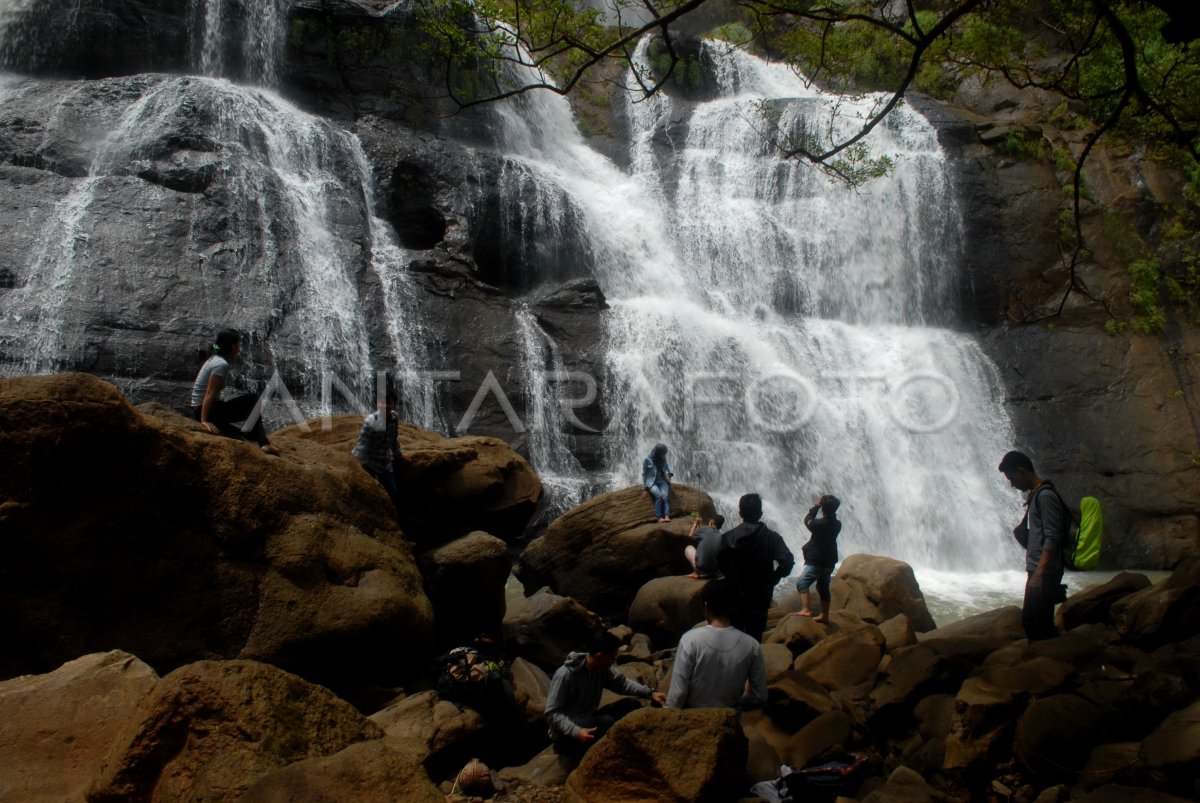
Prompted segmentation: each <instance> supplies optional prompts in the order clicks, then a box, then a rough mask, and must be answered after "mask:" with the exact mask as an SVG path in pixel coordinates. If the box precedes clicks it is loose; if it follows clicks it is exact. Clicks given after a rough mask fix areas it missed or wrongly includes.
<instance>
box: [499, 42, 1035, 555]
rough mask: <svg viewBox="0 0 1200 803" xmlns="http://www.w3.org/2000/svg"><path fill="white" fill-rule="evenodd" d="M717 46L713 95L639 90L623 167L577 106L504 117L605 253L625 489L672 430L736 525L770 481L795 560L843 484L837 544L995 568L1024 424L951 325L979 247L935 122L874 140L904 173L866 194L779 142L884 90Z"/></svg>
mask: <svg viewBox="0 0 1200 803" xmlns="http://www.w3.org/2000/svg"><path fill="white" fill-rule="evenodd" d="M644 48H645V44H644V43H643V45H642V49H640V50H639V53H638V56H637V58H638V59H644ZM704 53H705V57H706V58H708V59H710V60H711V63H710V66H711V68H712V70H713V74H714V75H716V76H717V79H718V81H719V82H720V85H721V92H720V96H719V97H718V98H717V99H715V100H712V101H708V102H699V103H688V102H680V101H678V100H676V99H674V98H672V97H671V96H670V95H668V94H667V93H659V94H657V95H655V96H653V97H652V98H650V99H648V100H641V99H634V98H632V97H631V98H630V100H629V101H628V105H627V108H626V109H625V111H626V115H627V119H628V120H629V123H630V128H631V137H630V139H631V144H630V153H629V163H630V165H631V169H630V171H629V172H623V171H621V170H619V169H618V168H617V167H616V166H615V165H613V164H612V163H611V162H610V161H608V160H607V159H604V158H603V157H601V156H599V155H598V154H596V153H595V152H594V151H592V150H590V149H589V148H588V147H587V145H586V144H585V143H584V141H583V140H582V138H581V137H580V135H579V134H578V132H577V130H576V127H575V125H574V122H573V120H572V119H571V116H570V110H569V107H568V106H567V104H566V102H565V101H563V100H562V99H561V98H558V97H556V96H553V95H551V94H549V93H539V94H535V95H525V96H523V97H521V98H519V99H518V100H517V101H516V102H514V103H510V104H509V105H508V107H507V112H506V114H507V117H506V118H505V119H506V127H505V129H504V134H503V139H504V142H505V144H506V146H507V148H508V153H509V154H511V156H512V158H514V159H517V160H520V161H521V162H522V164H523V165H524V166H525V169H526V170H527V171H528V172H529V174H530V175H532V176H536V177H537V180H538V181H540V182H542V183H543V184H544V186H543V187H542V189H541V190H540V192H541V193H542V194H544V195H545V196H546V197H551V196H553V195H555V194H560V195H564V196H565V197H566V198H567V199H568V201H567V202H568V203H570V204H572V205H573V206H574V208H575V209H577V210H579V211H580V212H581V213H582V215H581V216H582V221H583V223H582V225H583V226H585V227H586V229H587V233H588V237H589V239H588V245H589V246H590V247H591V249H592V251H594V252H595V253H597V254H600V255H601V257H600V258H598V259H596V260H595V265H594V271H595V274H596V276H597V278H598V279H599V281H600V283H601V286H602V287H603V289H604V291H605V294H606V297H607V299H608V301H609V303H610V305H611V306H612V309H611V310H610V311H609V312H608V313H606V323H607V329H608V343H607V352H608V366H607V368H608V374H607V377H606V383H607V384H606V387H605V399H606V406H607V413H608V415H609V418H610V421H609V429H608V431H607V433H606V439H605V443H606V450H607V454H606V461H607V465H608V467H609V472H610V473H609V476H608V478H607V485H608V487H610V488H616V487H621V486H624V485H628V484H630V483H633V482H637V467H638V466H639V465H640V460H641V458H642V457H644V455H645V454H646V453H647V452H648V451H649V449H650V447H651V446H652V445H653V444H654V443H655V442H657V441H664V442H666V443H667V444H668V445H669V446H670V447H671V449H672V462H673V464H674V466H675V468H676V472H677V476H676V479H677V480H678V481H684V482H689V483H692V484H695V485H698V486H700V487H703V488H704V489H706V490H708V491H709V492H710V493H711V494H712V495H713V496H714V498H715V499H716V501H717V503H718V507H719V508H720V510H721V511H722V512H723V513H725V514H726V516H727V517H728V518H729V519H730V521H731V523H736V521H737V515H736V513H737V499H738V498H739V497H740V496H741V495H742V494H743V493H746V492H750V491H755V492H758V493H761V494H762V496H763V497H764V500H765V509H766V519H767V520H768V521H769V522H770V523H771V524H772V526H774V527H775V528H777V529H778V530H779V531H780V532H781V533H782V534H783V535H784V537H785V539H786V540H787V541H788V542H789V544H790V545H791V547H792V548H793V550H794V551H796V552H797V554H799V547H800V546H801V544H802V543H803V542H804V541H805V540H806V539H807V532H806V530H805V529H804V527H803V523H802V522H803V517H804V514H805V513H806V512H807V509H808V507H809V506H810V505H811V504H812V502H813V501H814V500H815V499H816V498H817V497H819V496H820V495H821V494H824V493H833V494H837V495H838V496H840V497H841V498H842V500H843V506H842V511H841V515H842V518H843V520H844V521H845V527H844V530H843V535H842V539H841V543H842V552H843V554H851V553H853V552H859V551H863V552H871V553H874V554H883V555H890V556H893V557H896V558H900V559H903V560H906V561H908V562H910V563H912V564H914V565H916V566H919V567H929V568H931V569H940V570H953V571H982V570H986V569H989V568H994V567H996V566H997V564H998V563H1002V562H1003V561H1005V560H1007V556H1005V555H1003V554H1002V550H1003V540H1002V538H1001V537H1000V535H1001V534H1003V533H1005V532H1007V529H1008V527H1007V523H1006V522H1007V517H1008V515H1009V514H1010V511H1011V503H1012V499H1011V494H1010V493H1008V492H1007V491H1006V490H1005V489H1004V488H1003V484H1002V483H1001V482H1000V481H999V478H998V476H997V474H996V471H995V463H996V461H997V459H998V457H999V455H1001V454H1003V452H1004V451H1005V450H1007V449H1008V448H1009V444H1010V442H1011V437H1012V433H1011V428H1010V425H1009V422H1008V418H1007V414H1006V412H1005V410H1004V408H1003V390H1002V386H1001V383H1000V379H999V376H998V373H997V371H996V369H995V366H994V365H992V363H991V362H990V361H989V360H988V358H987V357H986V356H985V355H984V354H983V352H982V351H981V349H980V348H979V346H978V344H977V343H976V342H975V341H974V340H973V339H972V338H971V337H969V336H966V335H964V334H962V333H960V332H957V331H955V330H953V329H951V328H945V325H946V324H948V323H952V322H953V320H954V314H953V311H952V310H953V306H954V303H955V299H956V298H957V292H958V287H957V271H958V257H959V253H960V251H961V248H962V237H961V225H960V220H959V213H958V210H957V207H956V203H955V198H954V194H953V191H952V188H951V185H950V179H949V174H948V170H947V167H946V163H945V157H944V155H943V153H942V151H941V148H940V146H939V144H938V141H937V137H936V132H935V131H934V130H933V128H932V127H931V126H930V125H929V123H928V122H927V121H925V120H924V118H922V117H921V115H919V114H918V113H916V112H915V111H913V110H912V109H909V108H900V109H899V110H897V111H896V112H894V113H893V114H892V115H890V116H889V117H888V118H887V120H886V121H885V122H884V124H882V125H881V126H879V128H877V130H876V131H875V132H873V133H872V135H871V136H870V138H869V139H868V143H869V145H870V147H871V148H872V151H873V152H874V153H875V154H887V155H889V156H891V157H892V158H893V159H894V161H895V169H894V172H893V173H892V174H891V175H890V176H888V177H886V178H883V179H880V180H876V181H873V182H870V183H868V184H867V185H866V186H864V187H861V188H858V189H857V190H852V189H849V188H847V187H846V186H843V185H841V184H839V183H835V182H831V181H830V180H829V178H828V177H827V176H826V175H825V174H823V173H822V172H821V171H819V170H817V169H815V168H814V167H812V166H811V165H807V164H805V163H803V162H801V161H798V160H795V159H787V158H784V156H783V155H782V154H781V149H782V148H783V147H784V146H786V144H787V142H789V141H795V138H796V137H797V136H799V134H800V133H802V132H813V131H817V132H821V131H827V132H832V135H833V136H836V135H838V134H839V133H840V132H844V131H845V130H847V129H848V128H849V127H850V126H855V125H857V124H859V123H860V121H861V119H862V116H863V115H865V114H867V113H869V112H870V111H871V110H872V108H873V107H874V105H875V104H877V103H878V102H879V99H878V98H877V97H874V96H866V97H864V98H861V99H853V100H851V99H846V98H835V97H833V96H828V95H824V94H823V93H821V92H819V91H818V90H816V89H815V88H814V87H812V86H809V85H806V83H805V82H804V80H803V79H802V78H801V77H800V76H798V75H796V74H795V73H794V72H792V71H791V70H790V69H788V68H787V67H786V66H783V65H775V64H769V63H767V62H764V61H763V60H761V59H758V58H755V57H753V56H750V55H748V54H746V53H743V52H741V51H738V50H734V49H730V48H727V47H724V46H722V45H720V44H718V43H708V45H707V46H706V48H705V50H704ZM643 66H644V64H643ZM526 195H529V193H528V192H526Z"/></svg>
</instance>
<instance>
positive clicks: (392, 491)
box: [350, 388, 404, 510]
mask: <svg viewBox="0 0 1200 803" xmlns="http://www.w3.org/2000/svg"><path fill="white" fill-rule="evenodd" d="M399 403H400V397H399V396H398V395H397V393H396V391H395V390H392V389H390V388H389V389H388V391H387V393H386V394H385V395H384V398H383V401H381V402H380V403H379V406H378V409H377V410H376V411H375V412H373V413H371V414H370V415H368V416H367V417H366V418H364V419H363V423H362V429H361V430H359V433H358V442H357V443H355V444H354V448H353V449H352V450H351V452H350V453H351V454H353V455H354V457H355V458H357V460H358V462H359V463H361V464H362V467H363V468H364V469H366V471H367V473H368V474H370V475H371V476H372V477H374V478H375V479H377V480H378V481H379V484H380V485H382V486H383V489H384V490H385V491H387V493H388V496H389V497H391V499H392V504H393V505H395V506H396V509H397V510H399V509H400V489H399V486H398V485H397V483H396V467H397V464H399V463H400V462H401V461H402V460H403V459H404V451H403V450H402V449H401V448H400V427H399V424H400V413H398V412H397V411H396V406H397V405H398V404H399Z"/></svg>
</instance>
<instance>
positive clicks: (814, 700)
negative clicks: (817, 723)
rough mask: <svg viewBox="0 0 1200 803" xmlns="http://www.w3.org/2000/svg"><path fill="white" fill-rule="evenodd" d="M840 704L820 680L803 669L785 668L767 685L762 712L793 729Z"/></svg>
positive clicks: (778, 723) (786, 728) (790, 729)
mask: <svg viewBox="0 0 1200 803" xmlns="http://www.w3.org/2000/svg"><path fill="white" fill-rule="evenodd" d="M837 708H838V704H837V703H836V702H834V700H833V698H832V697H831V696H830V695H829V692H828V691H827V690H826V689H825V687H823V686H822V685H821V684H819V683H817V682H816V681H815V680H812V679H811V678H810V677H809V676H808V675H806V674H804V673H803V672H796V671H794V670H793V671H791V672H785V673H784V674H783V675H782V676H780V677H779V678H776V680H775V681H774V682H773V683H771V685H769V686H767V703H766V705H765V706H763V712H764V713H765V714H766V715H767V716H769V717H770V718H771V720H772V721H773V722H775V724H776V725H778V726H779V727H781V728H783V729H784V730H786V731H788V732H792V733H794V732H795V731H797V730H799V729H800V728H802V727H804V726H805V725H807V724H808V723H809V722H811V721H812V720H814V719H816V718H817V717H819V716H820V715H821V714H825V713H828V712H830V711H834V710H836V709H837Z"/></svg>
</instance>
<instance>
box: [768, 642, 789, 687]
mask: <svg viewBox="0 0 1200 803" xmlns="http://www.w3.org/2000/svg"><path fill="white" fill-rule="evenodd" d="M762 652H763V664H764V665H765V666H766V670H767V683H774V682H775V680H776V678H778V677H779V676H780V675H782V674H783V673H784V672H787V671H789V670H790V669H791V668H792V661H793V660H795V659H794V658H793V657H792V651H791V650H789V649H788V648H787V647H786V646H784V645H783V644H764V645H762Z"/></svg>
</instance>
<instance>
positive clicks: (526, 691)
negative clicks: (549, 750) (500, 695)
mask: <svg viewBox="0 0 1200 803" xmlns="http://www.w3.org/2000/svg"><path fill="white" fill-rule="evenodd" d="M512 684H513V700H514V701H515V702H516V704H517V707H518V708H520V709H521V711H522V712H523V713H524V716H525V723H526V725H527V726H529V727H530V728H538V729H540V730H542V731H545V729H546V728H545V725H546V722H545V720H544V719H543V717H544V716H545V713H546V696H547V695H548V694H549V693H550V676H549V675H547V674H546V673H545V672H543V671H542V670H541V668H540V667H538V666H537V665H536V664H532V663H530V662H529V661H526V660H525V659H524V658H517V659H515V660H514V661H513V662H512Z"/></svg>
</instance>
